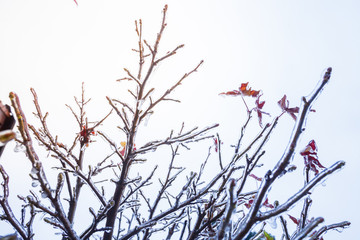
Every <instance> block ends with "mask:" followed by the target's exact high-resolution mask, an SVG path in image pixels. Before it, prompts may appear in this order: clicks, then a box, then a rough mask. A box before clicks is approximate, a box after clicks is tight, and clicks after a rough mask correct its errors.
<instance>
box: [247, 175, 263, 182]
mask: <svg viewBox="0 0 360 240" xmlns="http://www.w3.org/2000/svg"><path fill="white" fill-rule="evenodd" d="M249 177H252V178H254V179H256V180H258V181H262V178H261V177H258V176H256V175H255V174H250V175H249Z"/></svg>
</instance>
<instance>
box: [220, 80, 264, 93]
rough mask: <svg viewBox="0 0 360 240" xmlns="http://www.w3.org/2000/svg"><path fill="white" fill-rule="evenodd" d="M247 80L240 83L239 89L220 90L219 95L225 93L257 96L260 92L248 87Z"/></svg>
mask: <svg viewBox="0 0 360 240" xmlns="http://www.w3.org/2000/svg"><path fill="white" fill-rule="evenodd" d="M248 84H249V83H248V82H247V83H242V84H241V86H240V88H239V90H233V91H229V92H222V93H220V95H227V96H238V95H242V96H248V97H257V96H258V95H259V94H260V91H255V90H252V89H251V88H248Z"/></svg>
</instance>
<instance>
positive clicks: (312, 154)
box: [300, 140, 325, 174]
mask: <svg viewBox="0 0 360 240" xmlns="http://www.w3.org/2000/svg"><path fill="white" fill-rule="evenodd" d="M300 155H301V156H303V157H304V162H305V166H306V167H308V168H310V170H311V171H313V172H315V174H318V173H319V169H318V168H325V167H324V166H323V165H322V164H321V163H320V161H319V159H318V155H317V147H316V143H315V141H314V140H311V141H310V142H309V144H308V145H307V146H306V147H305V149H304V150H303V151H301V152H300Z"/></svg>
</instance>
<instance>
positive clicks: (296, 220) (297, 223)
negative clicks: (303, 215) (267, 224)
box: [288, 214, 299, 225]
mask: <svg viewBox="0 0 360 240" xmlns="http://www.w3.org/2000/svg"><path fill="white" fill-rule="evenodd" d="M288 216H289V218H290V219H291V221H293V222H294V223H295V224H296V225H299V220H298V219H297V218H295V217H293V216H291V215H290V214H288Z"/></svg>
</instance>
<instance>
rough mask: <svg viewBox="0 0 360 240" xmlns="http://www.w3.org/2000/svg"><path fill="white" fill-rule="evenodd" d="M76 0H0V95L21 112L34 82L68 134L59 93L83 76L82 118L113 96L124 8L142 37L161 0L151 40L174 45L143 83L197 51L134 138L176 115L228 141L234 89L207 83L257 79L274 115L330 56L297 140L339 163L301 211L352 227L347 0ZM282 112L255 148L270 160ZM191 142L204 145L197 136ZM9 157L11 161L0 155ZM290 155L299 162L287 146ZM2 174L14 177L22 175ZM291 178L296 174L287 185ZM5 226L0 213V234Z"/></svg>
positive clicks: (128, 57)
mask: <svg viewBox="0 0 360 240" xmlns="http://www.w3.org/2000/svg"><path fill="white" fill-rule="evenodd" d="M78 3H79V6H76V4H75V3H74V2H73V1H72V0H61V1H49V0H34V1H26V0H0V79H1V80H0V83H1V84H0V99H1V100H2V101H3V102H5V103H9V100H8V94H9V92H10V91H14V92H16V93H17V94H18V95H19V96H20V99H21V100H22V103H23V108H24V110H25V112H26V113H27V114H28V115H29V118H30V114H31V112H32V111H34V108H33V106H32V102H31V94H30V91H29V88H30V87H33V88H35V89H36V90H37V93H38V95H39V98H40V102H41V103H42V107H43V109H44V111H49V112H50V117H49V121H50V122H51V123H52V127H53V129H55V131H57V132H58V133H59V135H61V134H63V137H64V138H68V139H71V137H73V136H74V134H75V132H73V133H72V135H71V134H70V135H66V134H69V133H66V130H67V128H70V129H72V128H73V129H76V128H75V127H74V126H73V125H71V124H73V119H72V116H71V114H70V113H69V111H68V110H67V109H66V108H65V106H64V104H65V103H67V104H72V105H74V104H73V96H74V95H76V96H79V93H80V88H81V82H85V86H86V93H87V96H91V97H92V99H93V101H92V103H91V105H90V108H89V110H88V112H89V115H90V116H91V117H93V119H98V118H100V117H102V116H103V115H104V114H105V113H106V112H107V111H108V110H109V109H110V108H109V107H108V105H107V104H106V100H105V96H111V97H116V96H119V93H120V92H122V91H121V89H122V87H123V86H125V85H126V84H125V85H119V84H118V83H116V82H115V80H116V79H118V78H120V77H123V76H125V75H124V72H123V70H122V69H123V68H124V67H127V68H129V69H134V70H135V69H136V67H137V65H136V64H137V59H136V58H135V57H134V54H133V53H132V52H131V48H135V47H136V35H135V31H134V20H136V19H139V18H142V19H143V26H144V34H145V38H146V39H148V40H149V41H152V40H154V39H155V33H156V32H157V31H158V29H159V25H160V19H161V10H162V8H163V6H164V4H165V3H168V4H169V11H168V21H167V22H168V28H167V29H166V32H165V35H164V38H163V44H162V45H161V49H160V50H162V51H163V52H166V51H167V50H172V49H173V48H174V47H175V46H177V45H179V44H182V43H184V44H185V49H183V50H181V51H179V52H178V54H177V55H176V56H175V57H173V58H172V59H171V60H169V61H168V62H167V63H163V64H161V65H160V67H159V68H158V71H157V72H156V77H157V79H154V80H153V82H152V83H153V84H154V85H155V86H158V88H160V89H161V88H165V87H167V86H169V85H170V84H171V82H174V81H176V80H177V79H178V78H179V77H180V76H182V74H183V73H184V72H186V71H189V70H191V69H192V68H193V67H194V66H195V65H196V64H197V63H198V62H199V61H200V60H201V59H204V60H205V63H204V65H203V66H202V67H201V68H200V70H199V72H197V73H196V74H194V75H193V76H191V78H189V79H187V81H186V82H185V83H184V84H183V85H182V86H181V89H179V90H178V91H176V94H175V95H176V96H177V97H178V98H180V99H181V100H182V103H181V104H175V103H169V104H167V105H164V106H163V107H161V108H160V109H159V110H158V115H154V118H153V119H152V120H150V122H149V127H148V128H145V129H144V131H145V137H143V138H142V137H139V141H140V142H141V141H145V140H147V138H148V137H151V136H160V135H161V134H166V133H168V132H169V130H170V129H172V128H179V126H180V123H181V122H182V121H185V123H186V126H188V128H190V127H192V126H199V127H205V126H208V125H211V124H212V123H220V127H219V129H218V132H219V133H220V134H221V136H222V139H223V140H224V142H225V143H224V145H227V146H228V145H230V144H233V142H232V141H234V140H235V139H236V137H238V132H239V131H240V127H241V123H243V121H244V114H245V112H244V109H243V108H244V106H243V105H242V102H241V99H237V98H223V97H219V96H218V93H219V92H223V91H227V90H233V89H237V88H238V87H239V86H240V84H241V83H242V82H250V85H251V86H252V87H253V88H254V89H262V90H263V92H264V96H263V100H266V104H265V107H264V109H265V110H266V111H268V112H270V113H272V116H276V115H277V114H279V112H280V109H279V108H278V106H277V105H276V102H277V101H278V100H279V99H280V98H281V97H282V96H283V94H287V95H288V97H289V99H290V103H291V105H298V104H299V102H300V101H299V100H300V98H301V96H303V95H308V94H309V93H310V92H311V91H312V89H313V88H314V86H315V85H316V84H317V82H318V81H319V80H320V79H321V76H322V74H323V73H324V70H325V69H326V68H327V67H329V66H331V67H333V75H332V78H331V82H330V84H329V85H328V86H327V87H326V89H325V91H324V92H323V94H322V95H321V97H320V98H319V99H318V101H317V102H316V104H315V106H314V108H315V109H316V110H317V112H316V113H312V114H310V117H309V119H308V122H307V131H306V133H305V134H304V136H303V137H302V141H301V143H300V144H299V145H300V147H301V146H305V145H306V144H307V143H308V141H309V140H311V139H313V138H314V139H315V140H316V142H317V144H318V147H319V157H320V161H321V162H322V163H323V164H324V165H326V166H330V165H332V164H333V163H334V162H335V161H338V160H345V161H346V162H347V165H346V167H345V169H343V170H342V171H341V172H339V173H337V174H335V175H334V176H331V177H330V178H329V179H328V181H327V182H326V187H322V186H320V187H318V188H317V189H316V191H315V192H314V194H313V198H314V203H313V205H312V211H311V214H312V215H313V216H315V217H317V216H318V215H320V216H323V217H325V220H326V223H327V224H331V223H334V222H339V221H343V220H350V221H351V222H352V227H351V228H350V229H346V230H345V231H344V232H343V233H342V235H341V236H340V235H339V234H338V233H336V232H329V233H328V234H327V235H325V237H324V238H325V239H326V240H332V239H340V238H341V239H354V238H356V236H358V233H356V230H357V229H358V228H359V227H360V226H359V224H360V219H359V216H358V214H356V213H355V212H356V209H358V206H357V204H358V199H359V197H360V190H359V188H358V186H359V184H360V181H359V178H358V177H357V175H358V170H359V169H360V163H359V162H360V161H359V151H358V149H359V137H358V136H359V134H360V128H359V124H358V121H359V114H360V110H359V109H360V107H359V97H358V94H359V93H358V89H359V87H360V83H359V82H360V81H359V77H358V76H359V74H358V70H359V67H360V45H359V43H360V2H359V1H356V0H353V1H350V0H343V1H335V0H327V1H325V0H317V1H310V0H304V1H285V0H278V1H273V0H271V1H258V0H255V1H249V0H248V1H245V0H241V1H235V0H225V1H214V0H206V1H205V0H198V1H191V0H181V1H175V0H173V1H150V0H147V1H146V0H142V1H140V0H133V1H115V0H108V1H99V0H87V1H85V0H78ZM164 115H165V116H166V117H165V118H162V117H161V116H164ZM30 119H31V118H30ZM114 119H116V118H114ZM270 120H271V118H267V119H266V118H265V119H264V121H265V122H266V121H270ZM292 124H293V121H292V120H291V118H290V117H285V118H283V119H282V120H281V122H280V124H279V127H277V133H275V134H274V136H273V143H271V141H270V142H269V146H270V147H271V146H273V147H274V148H270V149H269V153H268V155H267V156H268V157H267V158H266V159H268V161H270V162H273V164H275V162H276V160H277V159H279V157H280V156H281V154H282V151H283V148H285V145H286V143H287V140H288V135H289V129H291V128H292ZM109 125H111V124H109ZM71 126H72V127H71ZM252 127H253V128H254V129H251V130H249V131H250V132H256V131H258V130H259V129H258V128H257V126H256V124H254V125H253V126H252ZM74 131H75V130H74ZM70 132H71V131H70ZM146 134H148V135H146ZM150 134H151V135H150ZM161 136H163V135H161ZM155 138H156V137H155ZM11 144H13V143H11ZM11 144H9V146H8V148H7V151H6V153H4V155H3V157H2V159H1V161H2V163H4V165H7V164H8V168H9V172H10V171H11V170H15V169H18V168H19V166H21V165H23V164H24V162H25V161H24V158H23V156H22V155H20V154H15V153H13V151H12V149H13V148H14V145H11ZM271 144H272V145H271ZM203 149H204V150H203V151H204V154H205V153H206V151H207V150H206V149H207V148H206V147H205V148H203ZM9 159H11V160H10V161H11V163H10V162H6V161H9ZM296 160H297V161H298V162H297V163H298V165H301V163H302V159H301V158H300V157H299V156H296V158H295V161H296ZM295 163H296V162H295ZM271 166H272V164H270V165H269V168H271ZM266 170H267V169H264V171H266ZM298 171H301V170H300V168H299V170H298ZM25 174H26V172H25ZM11 176H12V178H11V180H12V181H14V183H13V184H15V185H16V184H21V183H22V182H23V181H24V179H25V176H26V175H20V176H19V175H16V174H15V173H14V175H11ZM298 181H299V179H298ZM296 184H297V185H296ZM301 184H302V181H300V182H297V183H294V186H300V185H301ZM290 189H292V188H290ZM274 191H275V193H278V194H279V198H282V197H283V198H285V199H286V197H288V196H289V195H286V193H287V191H282V190H281V189H276V187H274ZM284 192H285V195H284V196H282V194H284ZM14 194H17V193H14ZM300 205H301V204H300ZM3 229H7V230H5V231H6V232H3V231H4V230H3ZM9 231H10V230H8V228H7V227H6V225H4V224H3V223H0V235H1V234H4V233H8V232H9Z"/></svg>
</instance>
